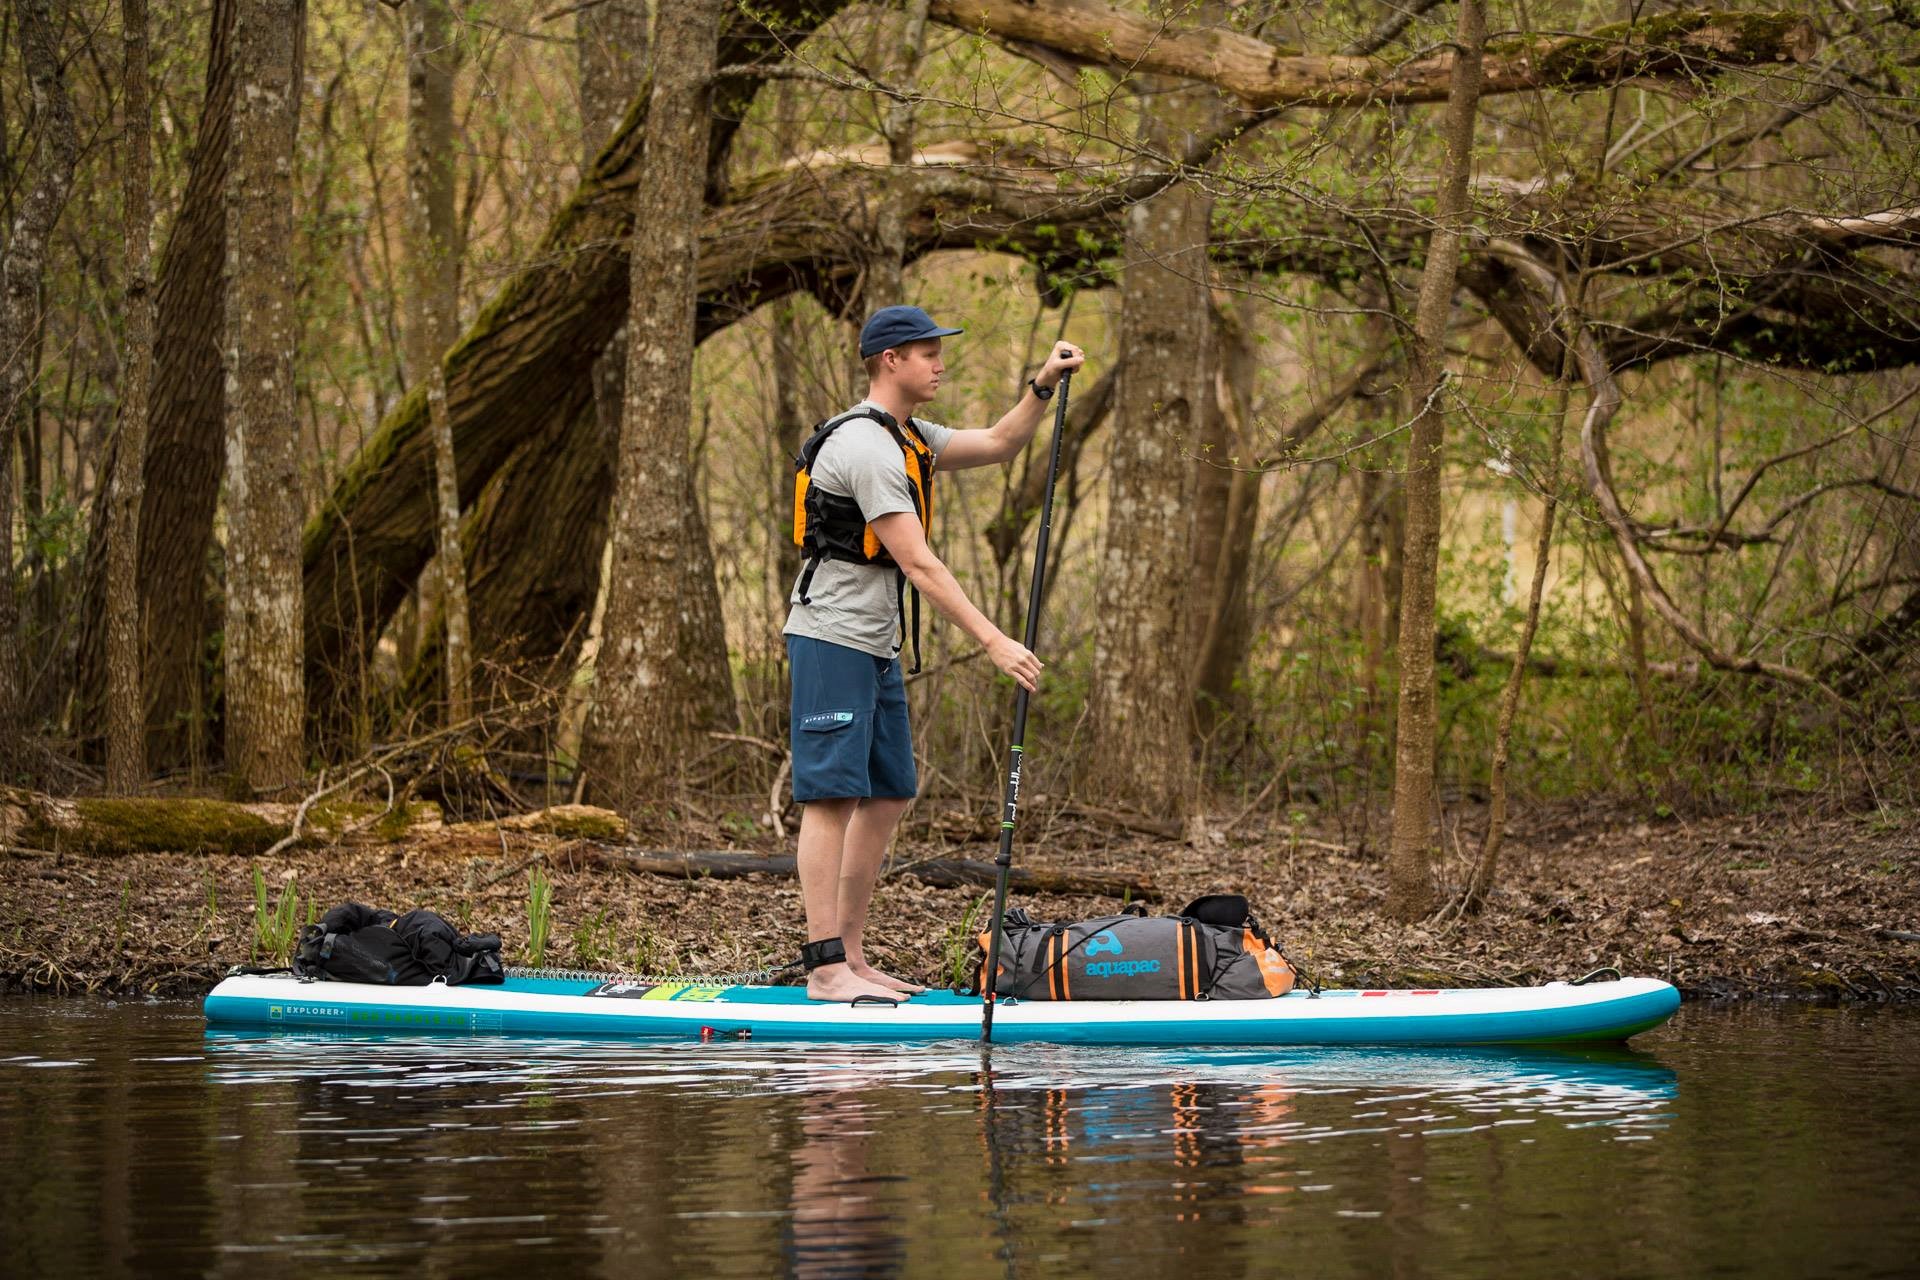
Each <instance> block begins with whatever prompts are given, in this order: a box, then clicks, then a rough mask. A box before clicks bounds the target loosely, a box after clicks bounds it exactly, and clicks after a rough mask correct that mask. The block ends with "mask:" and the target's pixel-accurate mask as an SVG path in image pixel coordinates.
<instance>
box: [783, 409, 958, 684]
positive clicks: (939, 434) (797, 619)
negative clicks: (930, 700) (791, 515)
mask: <svg viewBox="0 0 1920 1280" xmlns="http://www.w3.org/2000/svg"><path fill="white" fill-rule="evenodd" d="M854 407H855V408H871V409H877V408H879V407H880V406H879V405H877V404H875V403H874V402H873V401H871V400H863V401H861V402H860V403H859V404H858V405H855V406H854ZM913 425H914V427H915V428H916V429H917V430H918V431H919V433H920V438H921V439H922V440H925V441H926V442H927V446H928V447H929V448H931V449H932V450H933V452H934V454H935V455H936V457H937V455H938V454H939V453H940V452H941V451H942V450H944V449H945V448H946V447H947V442H948V441H950V440H952V439H953V432H952V431H951V430H950V429H949V428H947V427H943V426H941V425H940V424H939V423H937V422H927V421H925V420H924V419H921V418H915V419H914V420H913ZM812 476H813V483H814V484H817V485H819V486H820V487H821V488H822V489H824V490H826V492H828V493H832V494H838V495H839V496H840V497H843V498H852V499H853V500H854V501H855V502H857V503H858V504H859V505H860V514H861V515H862V516H864V517H865V518H866V520H867V522H868V523H869V524H871V523H872V522H873V521H875V520H878V519H879V518H880V517H881V516H886V515H892V514H893V513H894V512H896V511H907V512H911V511H914V510H915V509H916V508H915V507H914V505H913V486H912V485H911V484H910V483H909V482H908V480H907V464H906V459H905V458H903V457H902V456H901V453H900V442H899V441H898V440H896V439H895V438H894V435H893V433H892V432H891V431H889V430H887V429H886V428H885V427H883V426H881V425H880V424H879V423H877V422H875V421H874V420H873V419H871V418H855V419H853V420H852V421H850V422H845V423H842V424H841V425H840V426H839V427H837V428H835V429H834V432H833V434H832V435H830V436H828V437H827V442H826V443H825V444H823V445H821V446H820V453H819V455H818V456H817V457H816V458H815V459H814V463H813V471H812ZM801 572H802V573H805V572H806V567H805V566H804V565H802V566H801ZM898 574H899V571H898V570H897V569H895V568H894V567H893V566H892V565H888V564H848V563H847V562H846V561H844V560H823V561H821V562H820V567H819V568H818V569H816V570H814V574H813V582H812V584H811V585H810V586H809V587H808V589H807V595H808V597H809V598H810V600H811V603H809V604H801V603H800V583H799V581H798V579H796V580H795V581H794V584H793V594H792V596H791V597H790V603H791V604H792V605H793V609H792V612H790V613H788V615H787V625H786V634H788V635H790V636H811V637H813V638H814V639H815V640H826V641H828V642H830V643H832V644H843V645H845V646H847V647H848V648H849V649H858V650H860V651H861V652H862V653H870V654H872V655H873V656H874V657H876V658H891V657H893V656H894V655H896V654H898V653H899V652H900V639H901V637H900V598H899V596H898V595H897V594H896V591H897V588H896V586H895V583H896V582H897V581H898Z"/></svg>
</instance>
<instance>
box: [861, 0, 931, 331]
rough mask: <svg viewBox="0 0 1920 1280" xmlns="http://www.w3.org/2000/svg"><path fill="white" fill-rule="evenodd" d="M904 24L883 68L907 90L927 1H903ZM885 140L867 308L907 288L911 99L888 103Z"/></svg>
mask: <svg viewBox="0 0 1920 1280" xmlns="http://www.w3.org/2000/svg"><path fill="white" fill-rule="evenodd" d="M901 8H902V9H903V10H904V12H905V16H906V24H905V29H904V30H903V31H902V32H901V33H900V42H899V44H898V45H896V46H895V55H896V56H895V57H894V59H893V62H892V65H891V66H889V67H888V68H887V81H888V83H890V84H892V85H893V86H894V87H895V88H898V89H900V90H903V91H905V92H908V93H911V92H912V91H913V88H914V83H915V81H916V80H918V79H919V76H920V57H921V55H922V54H923V53H924V52H925V51H926V46H927V0H904V2H903V3H902V5H901ZM884 132H885V134H886V139H887V163H888V165H889V166H891V172H890V174H889V175H888V176H889V177H890V178H891V179H892V181H891V182H888V183H886V184H884V185H883V186H882V187H881V189H880V211H879V217H878V218H877V219H875V224H874V237H873V240H874V244H873V259H872V262H871V264H870V265H869V266H868V268H867V278H866V308H865V309H866V310H868V311H873V310H875V309H877V308H879V307H889V306H894V305H896V304H899V303H903V302H905V301H906V300H907V298H906V287H905V284H904V282H903V280H902V278H901V277H902V275H903V273H904V271H905V268H906V264H907V203H908V199H909V194H908V192H909V187H908V184H907V182H906V181H905V179H906V178H907V177H909V176H910V170H911V168H912V165H913V99H912V98H910V97H900V98H895V99H894V100H893V101H892V102H891V103H889V104H888V106H887V119H886V124H885V125H884Z"/></svg>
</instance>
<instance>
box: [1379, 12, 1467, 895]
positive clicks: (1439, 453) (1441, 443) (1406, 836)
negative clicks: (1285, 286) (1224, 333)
mask: <svg viewBox="0 0 1920 1280" xmlns="http://www.w3.org/2000/svg"><path fill="white" fill-rule="evenodd" d="M1457 43H1458V46H1459V50H1460V52H1459V56H1458V57H1457V58H1456V59H1455V60H1454V63H1453V87H1452V91H1451V93H1450V94H1449V96H1448V98H1447V108H1446V113H1445V116H1444V117H1443V119H1442V121H1441V125H1440V136H1441V142H1442V144H1443V145H1444V146H1445V148H1446V155H1445V158H1444V159H1443V160H1442V162H1441V178H1440V206H1439V209H1438V210H1437V211H1436V213H1435V215H1434V229H1433V235H1432V238H1431V241H1430V243H1429V245H1428V248H1427V261H1426V266H1425V268H1424V269H1423V270H1422V272H1421V276H1420V301H1419V304H1418V306H1417V307H1416V309H1415V312H1414V333H1413V359H1412V362H1411V363H1412V366H1413V388H1414V393H1415V395H1416V396H1417V397H1418V401H1417V405H1416V407H1415V409H1414V418H1413V428H1412V430H1411V432H1409V435H1408V445H1407V479H1406V495H1407V527H1406V536H1405V546H1406V552H1405V568H1404V570H1403V572H1404V574H1405V578H1404V581H1403V582H1402V584H1401V588H1400V639H1399V645H1398V649H1399V660H1400V707H1399V715H1398V717H1397V721H1396V725H1395V732H1394V737H1395V743H1394V775H1393V842H1392V846H1391V849H1390V851H1389V853H1388V858H1387V914H1388V915H1390V916H1392V917H1393V918H1394V919H1396V920H1417V919H1419V918H1420V917H1421V916H1424V915H1426V914H1427V913H1428V912H1430V911H1431V910H1433V875H1432V869H1431V856H1430V848H1429V846H1430V845H1431V842H1432V833H1433V795H1434V733H1435V725H1434V713H1435V707H1434V703H1435V685H1434V661H1433V636H1434V618H1433V610H1434V596H1435V589H1436V586H1437V579H1438V577H1439V567H1440V471H1441V466H1442V464H1443V462H1444V461H1445V458H1444V457H1443V452H1444V449H1445V445H1446V418H1445V416H1444V409H1443V403H1444V398H1445V396H1446V394H1447V388H1446V338H1447V318H1448V315H1449V313H1450V312H1451V311H1452V309H1453V286H1454V278H1455V273H1456V270H1457V268H1458V265H1459V261H1460V243H1461V240H1462V238H1463V233H1464V231H1465V229H1466V223H1467V217H1468V203H1467V184H1468V181H1469V179H1470V178H1471V177H1472V175H1473V132H1474V116H1475V113H1476V111H1477V110H1478V107H1479V103H1480V59H1481V55H1482V54H1483V53H1484V51H1485V49H1486V43H1487V17H1486V9H1485V5H1484V0H1461V4H1460V26H1459V32H1458V37H1457Z"/></svg>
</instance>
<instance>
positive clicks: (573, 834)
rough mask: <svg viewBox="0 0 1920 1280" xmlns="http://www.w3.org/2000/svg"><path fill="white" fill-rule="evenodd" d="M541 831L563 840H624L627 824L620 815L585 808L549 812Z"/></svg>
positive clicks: (542, 823)
mask: <svg viewBox="0 0 1920 1280" xmlns="http://www.w3.org/2000/svg"><path fill="white" fill-rule="evenodd" d="M539 829H540V830H542V831H551V832H552V833H553V834H554V835H556V836H559V837H560V838H561V839H563V840H624V839H625V838H626V835H627V824H626V822H625V821H624V820H622V819H621V818H620V816H619V815H618V814H613V813H608V812H606V811H604V810H596V809H590V808H587V807H585V806H581V807H578V808H576V807H573V806H568V807H566V808H563V809H561V810H559V811H557V812H555V811H552V810H549V811H548V812H547V813H546V815H545V816H544V817H543V818H542V820H541V822H540V826H539Z"/></svg>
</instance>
